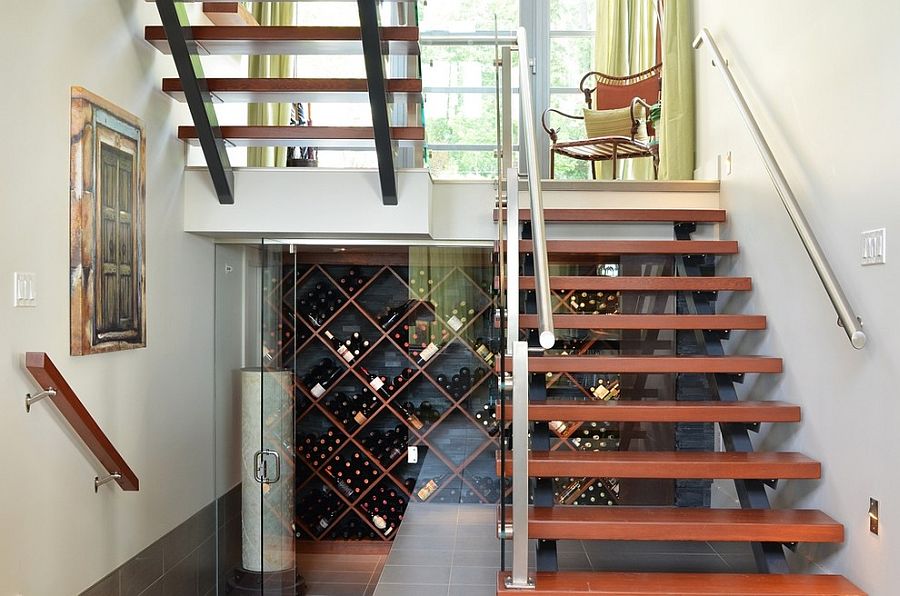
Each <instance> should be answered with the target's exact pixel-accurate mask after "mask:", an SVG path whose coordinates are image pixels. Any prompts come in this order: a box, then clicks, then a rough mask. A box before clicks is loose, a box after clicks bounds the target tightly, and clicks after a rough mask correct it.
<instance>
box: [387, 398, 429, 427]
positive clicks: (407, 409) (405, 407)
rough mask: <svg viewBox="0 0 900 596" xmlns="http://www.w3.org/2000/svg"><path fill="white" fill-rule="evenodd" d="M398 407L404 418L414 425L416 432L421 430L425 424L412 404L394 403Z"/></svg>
mask: <svg viewBox="0 0 900 596" xmlns="http://www.w3.org/2000/svg"><path fill="white" fill-rule="evenodd" d="M394 403H395V405H396V406H397V409H399V410H400V412H401V413H402V414H403V417H404V418H406V420H407V421H408V422H409V423H410V424H411V425H412V427H413V428H414V429H416V430H421V429H422V427H423V426H425V425H424V424H422V421H421V420H419V417H418V416H416V414H415V409H414V407H413V405H412V404H411V403H410V402H406V403H400V402H399V401H396V402H394Z"/></svg>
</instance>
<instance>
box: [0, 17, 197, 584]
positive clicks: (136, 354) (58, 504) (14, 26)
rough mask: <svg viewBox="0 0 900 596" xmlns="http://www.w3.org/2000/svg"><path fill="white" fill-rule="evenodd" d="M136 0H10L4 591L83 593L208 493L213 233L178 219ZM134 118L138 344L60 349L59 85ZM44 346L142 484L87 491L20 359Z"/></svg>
mask: <svg viewBox="0 0 900 596" xmlns="http://www.w3.org/2000/svg"><path fill="white" fill-rule="evenodd" d="M157 22H158V15H157V13H156V9H155V7H154V6H153V5H152V4H147V3H145V2H142V1H136V0H79V1H78V2H59V1H56V2H49V1H47V0H41V1H35V2H10V3H6V4H5V5H4V18H3V25H2V26H0V27H2V32H0V55H2V56H3V67H2V69H3V77H4V81H5V83H6V84H5V85H4V89H3V93H2V94H0V114H2V119H3V143H2V144H0V197H2V199H0V243H2V244H0V296H2V298H0V330H2V331H0V333H2V335H0V387H2V388H3V399H2V400H0V467H2V470H3V474H4V480H3V484H2V486H3V488H2V490H0V594H3V595H4V596H5V595H7V594H24V595H27V596H59V595H61V594H74V593H77V592H79V591H80V590H82V589H84V588H86V587H88V586H89V585H91V584H92V583H93V582H94V581H96V580H98V579H100V578H101V577H102V576H103V575H104V574H106V573H107V572H109V571H111V570H112V569H113V568H115V567H116V566H117V565H119V564H120V563H122V562H123V561H125V560H127V559H128V558H130V557H132V556H133V555H135V554H136V553H137V552H138V551H140V550H141V549H142V548H143V547H144V546H146V545H148V544H149V543H151V542H152V541H154V540H155V539H157V538H159V537H160V536H162V535H163V534H164V533H165V532H167V531H168V530H170V529H172V528H173V527H175V526H176V525H177V524H178V523H180V522H181V521H183V520H184V519H186V518H187V517H188V516H190V515H191V514H193V513H195V512H196V511H197V510H199V509H200V508H201V507H202V506H203V505H205V504H207V503H209V502H210V501H211V500H212V499H213V496H214V488H213V466H212V448H213V435H212V428H213V420H212V412H213V397H212V386H211V385H212V379H213V351H212V345H213V344H212V338H213V314H212V313H213V263H214V250H213V245H212V244H211V242H210V241H209V240H207V239H204V238H199V237H196V236H192V235H189V234H185V233H184V232H183V231H182V229H183V218H182V214H183V209H182V193H183V190H182V189H183V177H182V169H183V166H184V158H183V149H182V146H181V144H180V143H179V142H178V141H177V140H176V138H175V130H176V125H177V124H179V123H181V124H183V123H186V122H189V116H188V115H187V113H186V111H185V110H184V107H183V106H182V105H180V104H177V103H175V102H174V101H172V100H170V99H169V98H167V97H166V96H164V95H163V94H162V93H161V92H160V91H159V86H160V80H161V79H162V77H163V76H174V74H175V72H174V71H175V69H174V66H173V64H172V61H171V58H170V57H169V56H163V55H161V54H159V53H158V52H156V51H155V50H153V49H152V48H151V47H150V46H149V45H147V44H146V43H145V42H144V41H143V27H144V25H146V24H152V23H157ZM71 85H81V86H84V87H86V88H87V89H89V90H91V91H93V92H95V93H97V94H99V95H101V96H103V97H106V98H107V99H109V100H111V101H113V102H114V103H116V104H118V105H119V106H121V107H123V108H124V109H126V110H128V111H130V112H132V113H134V114H137V115H138V116H140V117H141V118H142V119H143V120H144V123H145V126H146V130H147V135H148V142H147V149H148V151H147V153H148V155H147V237H146V247H147V295H148V300H147V321H148V347H147V348H146V349H142V350H136V351H127V352H120V353H115V354H104V355H95V356H82V357H77V358H75V357H69V356H68V354H69V331H68V329H69V282H68V270H69V253H68V250H69V214H68V209H69V195H68V184H69V174H68V164H69V87H70V86H71ZM14 271H32V272H35V273H37V292H38V306H37V308H34V309H14V308H13V307H12V280H13V272H14ZM26 351H46V352H47V353H49V354H50V357H51V358H52V359H53V360H54V361H55V362H56V364H57V366H58V367H59V368H60V370H61V371H62V372H63V373H64V374H65V376H66V377H67V378H68V380H69V382H70V383H71V385H72V386H73V387H74V388H75V390H76V391H77V393H78V395H79V396H80V397H81V399H82V401H83V402H84V403H85V405H86V406H87V408H88V410H90V412H91V413H92V414H93V415H94V417H95V418H96V419H97V421H98V423H99V424H100V426H101V427H102V428H103V429H104V430H106V432H107V433H108V435H109V436H110V438H111V440H112V442H113V443H114V444H115V445H116V446H117V447H118V449H119V451H120V452H121V453H122V455H123V456H124V457H125V459H126V460H127V461H128V463H129V464H130V465H131V466H132V468H133V469H134V470H135V472H136V473H137V475H138V477H139V478H140V492H136V493H134V492H129V493H125V492H122V491H121V490H120V489H119V488H118V487H117V486H116V485H114V484H113V485H108V486H105V487H103V488H101V490H100V493H99V494H97V495H95V494H94V487H93V478H94V476H95V475H96V474H97V473H99V472H100V469H99V466H98V465H97V464H96V462H95V460H93V458H92V457H91V456H90V455H89V454H86V453H85V452H84V450H83V449H82V448H81V447H80V444H79V442H78V439H77V438H76V437H74V435H73V434H72V433H71V432H69V430H68V428H67V427H66V425H65V423H64V422H61V419H60V417H59V416H56V415H54V412H53V409H52V406H51V405H50V404H48V403H41V404H39V405H37V406H36V407H35V408H34V409H33V410H32V412H31V414H26V413H25V411H24V408H23V402H22V399H23V397H24V394H25V393H26V392H27V391H33V390H34V389H35V387H34V384H33V383H32V381H31V379H30V377H29V376H28V375H27V373H26V372H25V371H24V369H23V366H22V362H23V357H22V356H23V353H24V352H26Z"/></svg>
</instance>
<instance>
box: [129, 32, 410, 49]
mask: <svg viewBox="0 0 900 596" xmlns="http://www.w3.org/2000/svg"><path fill="white" fill-rule="evenodd" d="M189 29H190V32H189V35H190V36H191V37H192V39H193V40H194V41H195V42H196V43H197V44H198V45H199V46H200V51H201V53H206V54H211V55H261V54H283V55H299V54H328V55H347V54H362V42H361V41H360V40H361V35H360V28H359V27H345V26H326V27H322V26H303V27H290V26H287V27H286V26H257V27H246V26H240V25H199V26H192V27H189ZM380 31H381V41H382V43H383V45H384V47H385V49H386V50H387V51H388V52H389V53H390V54H395V55H417V54H418V53H419V28H418V27H409V26H405V27H381V29H380ZM144 39H146V40H147V41H148V42H150V44H152V45H153V46H154V47H156V48H157V49H158V50H160V51H161V52H164V53H170V49H169V41H168V39H167V38H166V32H165V30H164V29H163V27H162V26H161V25H149V26H147V27H145V28H144Z"/></svg>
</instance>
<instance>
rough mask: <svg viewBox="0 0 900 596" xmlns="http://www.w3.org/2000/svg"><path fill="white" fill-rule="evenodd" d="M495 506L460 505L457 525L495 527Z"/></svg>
mask: <svg viewBox="0 0 900 596" xmlns="http://www.w3.org/2000/svg"><path fill="white" fill-rule="evenodd" d="M496 522H497V506H496V505H460V506H459V524H460V525H461V526H463V525H481V524H491V525H496Z"/></svg>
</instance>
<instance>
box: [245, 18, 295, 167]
mask: <svg viewBox="0 0 900 596" xmlns="http://www.w3.org/2000/svg"><path fill="white" fill-rule="evenodd" d="M296 6H297V5H296V3H294V2H252V3H247V9H248V10H250V12H251V13H252V14H253V16H254V18H255V19H256V22H258V23H259V24H260V25H282V26H290V25H294V24H296V21H295V19H296V12H297V11H296ZM247 70H248V72H247V75H248V76H250V77H263V78H269V77H272V78H285V77H293V76H294V56H250V59H249V68H248V69H247ZM290 123H291V104H289V103H251V104H249V105H248V106H247V124H249V125H250V126H254V125H255V126H287V125H288V124H290ZM286 162H287V148H286V147H251V148H249V149H247V165H248V166H256V167H261V166H277V167H284V166H285V164H286Z"/></svg>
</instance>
